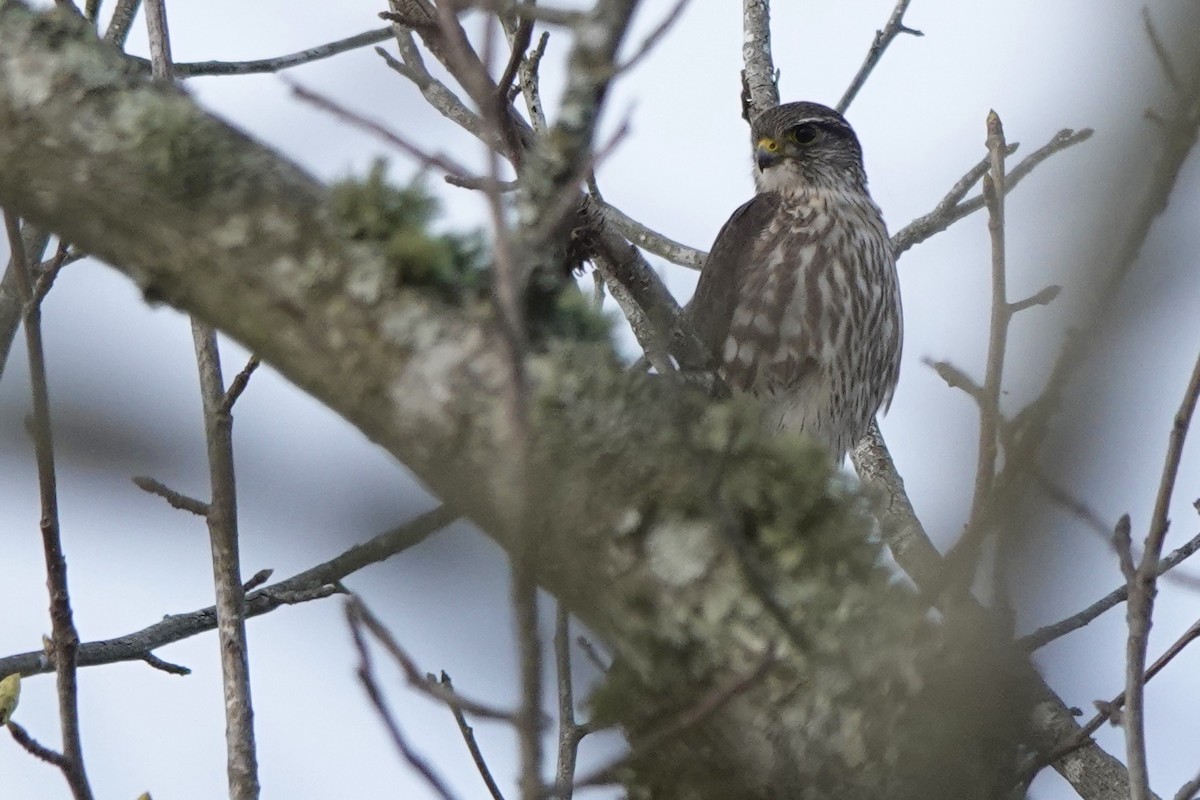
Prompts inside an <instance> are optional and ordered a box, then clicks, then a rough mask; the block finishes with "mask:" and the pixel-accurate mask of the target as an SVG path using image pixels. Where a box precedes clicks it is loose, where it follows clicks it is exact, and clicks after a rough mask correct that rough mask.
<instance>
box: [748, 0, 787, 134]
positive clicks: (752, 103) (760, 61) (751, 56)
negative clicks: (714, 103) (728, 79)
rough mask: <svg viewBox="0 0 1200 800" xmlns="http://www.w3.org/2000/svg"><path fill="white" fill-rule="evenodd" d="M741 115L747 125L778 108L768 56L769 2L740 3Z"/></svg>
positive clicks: (769, 30)
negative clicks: (768, 110) (763, 113)
mask: <svg viewBox="0 0 1200 800" xmlns="http://www.w3.org/2000/svg"><path fill="white" fill-rule="evenodd" d="M742 63H743V64H744V66H743V68H742V116H743V117H745V119H746V121H747V122H750V121H751V120H753V119H754V118H755V117H756V116H758V115H759V114H761V113H762V112H764V111H766V110H767V109H768V108H774V107H775V106H777V105H779V84H778V76H777V75H776V72H775V61H774V59H773V58H772V56H771V3H770V0H742Z"/></svg>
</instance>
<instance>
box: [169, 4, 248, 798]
mask: <svg viewBox="0 0 1200 800" xmlns="http://www.w3.org/2000/svg"><path fill="white" fill-rule="evenodd" d="M146 26H147V29H148V31H149V37H150V60H151V67H152V70H153V74H154V77H155V79H156V80H160V81H170V80H171V79H172V66H171V65H172V58H171V36H170V32H169V30H168V26H167V8H166V2H165V0H146ZM192 340H193V343H194V345H195V351H196V365H197V367H198V369H199V373H200V399H201V404H202V406H203V411H204V439H205V444H206V449H207V454H208V468H209V483H210V485H211V489H212V499H211V500H210V502H209V503H208V513H207V514H206V515H205V520H206V522H207V523H208V536H209V544H210V546H211V550H212V567H213V586H214V590H215V594H216V607H217V636H218V638H219V648H218V649H219V652H220V658H221V679H222V681H221V682H222V688H223V690H224V695H225V756H226V764H225V766H226V772H227V774H228V779H229V796H230V798H231V800H257V798H258V793H259V783H258V757H257V753H256V749H255V744H254V710H253V703H252V701H251V697H250V663H249V656H248V645H247V641H246V595H245V592H243V591H242V576H241V564H240V560H239V554H238V524H237V483H236V479H235V477H234V470H233V419H232V417H230V415H229V412H228V410H227V409H225V408H224V402H225V384H224V379H223V378H222V377H221V357H220V354H219V352H218V351H217V333H216V331H215V330H213V329H212V328H211V327H209V326H208V325H205V324H204V323H202V322H200V321H199V320H197V319H195V318H193V319H192Z"/></svg>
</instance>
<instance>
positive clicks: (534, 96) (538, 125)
mask: <svg viewBox="0 0 1200 800" xmlns="http://www.w3.org/2000/svg"><path fill="white" fill-rule="evenodd" d="M549 43H550V34H549V33H548V32H543V33H542V35H541V36H540V37H539V38H538V43H537V47H535V48H533V50H532V51H531V52H530V53H529V55H527V56H526V57H525V59H524V60H523V61H522V62H521V70H520V78H521V94H522V95H523V96H524V97H525V108H526V109H527V110H528V111H529V121H530V124H531V125H532V126H533V130H534V132H535V133H537V134H538V135H541V134H543V133H545V132H546V130H547V128H548V127H549V126H548V125H547V124H546V112H545V109H543V108H542V93H541V87H540V82H539V76H538V68H539V67H540V66H541V63H542V56H544V55H545V54H546V45H547V44H549Z"/></svg>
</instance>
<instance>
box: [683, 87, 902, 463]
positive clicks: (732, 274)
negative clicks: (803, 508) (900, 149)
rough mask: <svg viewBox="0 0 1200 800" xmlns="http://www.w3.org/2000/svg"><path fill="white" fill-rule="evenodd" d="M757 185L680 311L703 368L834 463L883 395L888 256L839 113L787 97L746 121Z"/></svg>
mask: <svg viewBox="0 0 1200 800" xmlns="http://www.w3.org/2000/svg"><path fill="white" fill-rule="evenodd" d="M750 137H751V142H752V144H753V146H754V182H755V185H756V187H757V190H758V194H757V195H755V197H754V199H752V200H750V201H749V202H748V203H746V204H745V205H743V206H742V207H741V208H739V209H738V210H737V211H735V212H733V216H732V217H730V218H729V221H728V222H726V223H725V226H724V227H723V228H721V232H720V233H718V234H717V240H716V242H715V243H714V244H713V246H712V250H711V251H710V253H709V256H708V261H707V262H706V263H705V265H704V270H703V272H702V273H701V275H700V283H699V285H698V286H697V287H696V294H695V297H694V298H693V299H692V303H691V306H690V308H689V314H690V318H691V322H692V325H693V327H694V329H695V331H696V333H697V334H698V335H699V337H700V339H701V341H702V343H703V344H704V345H705V347H706V348H707V349H708V352H709V353H710V354H711V355H712V357H713V359H714V360H715V363H714V364H713V365H712V366H713V367H714V368H715V369H716V370H717V371H718V372H719V374H720V375H721V376H722V377H723V378H724V379H725V382H726V383H727V384H728V385H729V386H730V387H731V388H733V389H735V390H739V389H740V390H744V391H749V392H751V393H753V394H755V395H758V396H760V397H762V398H764V399H765V400H766V401H767V403H768V408H769V412H768V414H769V416H768V423H769V424H770V425H771V427H772V429H782V430H789V431H803V432H804V433H806V434H808V435H809V436H810V437H812V438H813V439H814V440H816V441H817V442H820V443H821V444H823V445H825V446H826V447H827V448H828V449H829V451H830V453H831V454H832V455H833V457H834V459H835V460H836V461H837V462H838V463H841V461H842V459H843V457H844V456H845V454H846V451H847V450H848V449H850V448H851V447H853V446H854V445H855V443H856V442H857V441H858V440H859V439H860V438H861V437H862V436H863V434H864V433H866V431H867V428H868V426H869V425H870V423H871V420H872V419H874V417H875V414H876V412H878V411H879V409H880V408H881V407H882V408H886V406H887V405H888V404H889V403H890V402H891V398H892V392H893V391H894V390H895V388H896V379H897V378H898V377H899V372H900V345H901V332H902V331H901V329H902V320H901V313H900V288H899V283H898V281H897V278H896V262H895V259H894V258H893V256H892V248H891V244H890V242H889V239H888V233H887V228H886V227H885V226H884V223H883V218H882V217H881V216H880V212H879V208H878V207H877V206H876V205H875V203H874V202H873V201H872V200H871V196H870V194H869V193H868V192H867V176H866V173H865V171H864V170H863V160H862V149H861V147H860V146H859V143H858V137H857V136H855V135H854V130H853V129H852V128H851V127H850V125H849V124H848V123H847V122H846V120H845V118H843V117H842V115H841V114H839V113H838V112H836V111H834V110H833V109H831V108H827V107H825V106H823V105H819V104H817V103H788V104H786V105H782V106H779V107H777V108H773V109H771V110H769V111H765V112H763V113H762V114H760V115H759V116H758V117H756V118H755V119H754V121H753V122H752V123H751V125H750Z"/></svg>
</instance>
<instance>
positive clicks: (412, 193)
mask: <svg viewBox="0 0 1200 800" xmlns="http://www.w3.org/2000/svg"><path fill="white" fill-rule="evenodd" d="M332 194H333V208H334V212H335V213H336V214H337V216H338V219H339V220H340V221H341V223H342V225H343V227H344V229H345V232H346V235H347V236H348V237H349V238H351V239H354V240H356V241H365V242H370V243H373V244H375V245H376V246H378V247H379V248H380V250H382V252H383V254H384V257H385V259H386V262H387V265H388V267H390V268H391V269H392V270H393V271H394V274H395V279H396V283H397V285H402V286H413V287H421V288H427V289H432V290H433V291H435V292H436V293H437V294H438V295H439V296H440V297H441V298H442V299H443V300H445V301H446V302H449V303H455V304H458V303H464V302H468V301H470V300H474V299H479V298H481V297H483V296H485V295H486V291H487V284H488V280H487V270H486V258H487V248H486V247H485V245H484V240H483V236H482V235H481V234H480V233H478V232H473V233H467V234H459V233H441V234H439V233H434V232H433V231H432V230H431V225H432V224H433V223H434V222H435V221H436V219H437V217H438V215H439V213H440V208H439V205H438V201H437V198H435V197H434V196H433V195H432V194H430V193H429V190H428V189H426V188H425V186H424V185H423V184H422V183H421V182H420V181H415V182H413V183H410V184H409V185H407V186H397V185H395V184H393V183H391V182H390V181H389V180H388V179H387V162H386V161H384V160H382V159H380V160H377V161H376V162H375V163H374V164H373V165H372V166H371V170H370V172H368V173H367V175H366V177H365V178H362V179H353V178H350V179H346V180H342V181H339V182H338V183H336V184H334V185H333V187H332Z"/></svg>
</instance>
